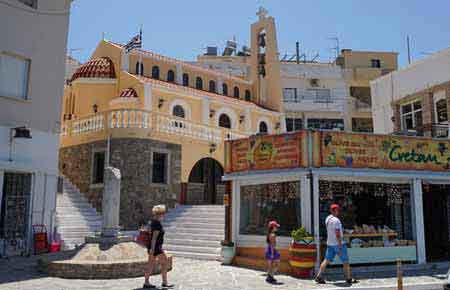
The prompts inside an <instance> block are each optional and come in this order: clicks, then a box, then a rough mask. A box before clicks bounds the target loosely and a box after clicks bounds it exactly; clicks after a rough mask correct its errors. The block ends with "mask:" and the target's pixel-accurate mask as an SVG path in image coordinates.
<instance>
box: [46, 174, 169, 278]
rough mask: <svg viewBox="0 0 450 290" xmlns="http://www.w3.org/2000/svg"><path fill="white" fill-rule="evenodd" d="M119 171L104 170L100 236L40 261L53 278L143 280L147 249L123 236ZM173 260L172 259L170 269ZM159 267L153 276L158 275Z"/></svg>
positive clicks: (89, 238)
mask: <svg viewBox="0 0 450 290" xmlns="http://www.w3.org/2000/svg"><path fill="white" fill-rule="evenodd" d="M120 177H121V176H120V170H119V169H117V168H113V167H107V168H106V169H105V180H104V191H103V202H102V214H103V226H102V232H101V234H100V235H98V234H97V235H95V236H90V237H86V238H85V239H86V243H85V244H84V245H83V246H82V247H81V248H79V249H76V250H74V251H69V252H64V256H63V257H53V256H48V257H45V258H43V259H42V260H40V261H38V264H39V267H40V268H41V269H43V270H44V271H46V272H47V273H48V274H49V275H51V276H56V277H62V278H72V279H118V278H130V277H141V276H143V275H144V272H145V269H146V268H147V265H148V254H147V248H146V247H145V246H143V245H139V244H138V243H136V242H134V238H133V236H131V235H128V236H127V235H123V234H121V233H120V231H119V230H120V228H119V217H120ZM171 268H172V257H170V256H169V269H171ZM159 271H160V268H159V266H158V267H157V268H156V269H155V272H154V273H159Z"/></svg>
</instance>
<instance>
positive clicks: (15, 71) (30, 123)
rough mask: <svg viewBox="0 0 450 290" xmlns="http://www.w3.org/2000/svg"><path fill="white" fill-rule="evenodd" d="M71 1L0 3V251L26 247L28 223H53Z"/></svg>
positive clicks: (28, 243)
mask: <svg viewBox="0 0 450 290" xmlns="http://www.w3.org/2000/svg"><path fill="white" fill-rule="evenodd" d="M71 2H72V1H69V0H64V1H62V0H39V1H17V0H2V1H0V38H1V39H2V41H1V42H0V221H1V222H0V256H3V255H7V256H8V255H19V254H26V253H27V252H29V251H30V249H31V246H32V244H31V234H32V228H31V226H32V225H34V224H43V225H45V226H46V227H47V231H48V233H49V234H50V233H52V232H53V229H54V226H55V223H54V222H55V206H56V191H57V188H56V184H57V178H58V147H59V130H60V113H61V104H62V102H61V100H62V93H63V88H64V69H65V55H66V45H67V33H68V25H69V12H70V4H71ZM20 127H26V128H27V130H25V131H23V130H20V129H17V128H20ZM27 132H29V133H30V134H29V136H27V135H28V134H27ZM2 204H3V205H2ZM10 240H11V241H12V240H14V241H15V243H17V247H12V246H10V245H12V243H11V241H10ZM5 245H6V246H5ZM3 250H6V253H3Z"/></svg>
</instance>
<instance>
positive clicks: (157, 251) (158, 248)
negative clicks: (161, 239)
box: [147, 246, 164, 257]
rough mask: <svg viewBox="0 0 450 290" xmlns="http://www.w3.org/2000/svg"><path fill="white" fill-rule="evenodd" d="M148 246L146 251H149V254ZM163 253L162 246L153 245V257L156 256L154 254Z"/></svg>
mask: <svg viewBox="0 0 450 290" xmlns="http://www.w3.org/2000/svg"><path fill="white" fill-rule="evenodd" d="M150 250H151V249H150V248H147V253H149V254H150ZM163 253H164V250H163V249H162V246H159V247H158V246H156V247H155V251H154V252H153V256H154V257H156V256H159V255H161V254H163Z"/></svg>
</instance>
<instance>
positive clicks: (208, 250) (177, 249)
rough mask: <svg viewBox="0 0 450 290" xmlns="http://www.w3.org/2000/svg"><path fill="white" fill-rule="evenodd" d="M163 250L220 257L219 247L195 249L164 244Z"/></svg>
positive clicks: (193, 247)
mask: <svg viewBox="0 0 450 290" xmlns="http://www.w3.org/2000/svg"><path fill="white" fill-rule="evenodd" d="M163 248H164V250H166V251H168V252H171V251H174V252H188V253H203V254H212V255H220V247H195V246H186V245H171V244H167V245H166V244H164V246H163Z"/></svg>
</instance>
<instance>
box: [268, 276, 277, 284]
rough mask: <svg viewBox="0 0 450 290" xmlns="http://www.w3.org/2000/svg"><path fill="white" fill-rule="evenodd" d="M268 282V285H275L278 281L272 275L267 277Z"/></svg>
mask: <svg viewBox="0 0 450 290" xmlns="http://www.w3.org/2000/svg"><path fill="white" fill-rule="evenodd" d="M266 282H267V283H274V282H276V280H275V278H274V277H273V276H272V275H267V278H266Z"/></svg>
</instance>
